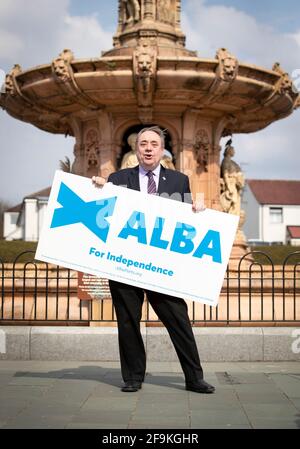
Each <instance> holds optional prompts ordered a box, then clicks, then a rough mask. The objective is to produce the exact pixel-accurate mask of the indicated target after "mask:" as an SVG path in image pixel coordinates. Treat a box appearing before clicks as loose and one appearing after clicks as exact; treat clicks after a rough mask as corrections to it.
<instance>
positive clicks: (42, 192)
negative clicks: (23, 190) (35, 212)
mask: <svg viewBox="0 0 300 449" xmlns="http://www.w3.org/2000/svg"><path fill="white" fill-rule="evenodd" d="M50 191H51V187H47V188H46V189H43V190H39V191H38V192H34V193H31V194H30V195H26V196H24V198H23V202H24V200H25V199H27V198H29V199H33V198H37V199H41V198H43V199H44V198H46V199H47V198H49V196H50ZM23 202H22V203H20V204H17V205H16V206H13V207H10V208H9V209H6V210H5V212H18V213H20V212H21V210H22V206H23Z"/></svg>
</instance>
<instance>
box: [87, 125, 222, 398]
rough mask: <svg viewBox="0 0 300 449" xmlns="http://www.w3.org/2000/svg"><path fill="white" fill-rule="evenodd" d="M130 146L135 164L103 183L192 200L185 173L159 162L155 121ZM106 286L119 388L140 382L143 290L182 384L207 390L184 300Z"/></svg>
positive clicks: (122, 286) (160, 141)
mask: <svg viewBox="0 0 300 449" xmlns="http://www.w3.org/2000/svg"><path fill="white" fill-rule="evenodd" d="M136 145H137V158H138V161H139V165H137V166H136V167H134V168H126V169H124V170H120V171H118V172H116V173H112V174H111V175H110V176H109V178H108V182H112V183H113V184H115V185H122V186H127V187H128V188H129V189H133V190H140V191H142V192H147V193H149V194H159V195H163V194H167V195H168V196H171V197H172V198H174V199H177V200H179V201H188V202H192V200H191V192H190V186H189V179H188V177H187V176H186V175H184V174H183V173H180V172H178V171H176V170H168V169H166V168H164V167H163V166H162V165H161V164H160V161H161V158H162V157H163V151H164V134H163V132H162V131H161V129H160V128H159V127H157V126H154V127H150V128H144V129H142V130H141V131H140V132H139V134H138V135H137V142H136ZM92 179H93V182H94V183H95V184H96V185H100V186H101V185H103V184H104V182H105V180H104V179H103V178H101V177H93V178H92ZM192 207H193V210H194V211H195V212H196V211H197V205H196V204H194V203H193V205H192ZM109 286H110V291H111V296H112V300H113V304H114V307H115V310H116V315H117V320H118V333H119V349H120V360H121V370H122V376H123V380H124V382H125V385H124V386H123V388H122V391H124V392H135V391H138V390H139V389H140V388H141V387H142V382H143V381H144V376H145V371H146V353H145V348H144V343H143V339H142V336H141V332H140V320H141V315H142V305H143V301H144V293H146V295H147V298H148V301H149V302H150V304H151V306H152V308H153V309H154V311H155V313H156V314H157V316H158V318H159V319H160V320H161V321H162V323H163V324H164V325H165V326H166V328H167V330H168V333H169V335H170V338H171V340H172V342H173V345H174V347H175V350H176V353H177V355H178V358H179V361H180V364H181V367H182V370H183V372H184V376H185V383H186V389H187V390H190V391H195V392H197V393H213V392H214V390H215V388H214V387H213V386H212V385H209V384H208V383H207V382H205V381H204V380H203V370H202V367H201V363H200V359H199V354H198V350H197V346H196V342H195V338H194V334H193V331H192V327H191V323H190V320H189V317H188V313H187V305H186V303H185V301H184V300H183V299H181V298H176V297H173V296H169V295H165V294H163V293H158V292H154V291H150V290H145V291H144V290H143V289H142V288H139V287H134V286H131V285H127V284H123V283H120V282H116V281H109Z"/></svg>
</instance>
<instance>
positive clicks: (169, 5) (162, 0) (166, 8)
mask: <svg viewBox="0 0 300 449" xmlns="http://www.w3.org/2000/svg"><path fill="white" fill-rule="evenodd" d="M157 16H158V20H160V21H161V22H166V23H174V5H173V2H171V0H159V1H158V2H157Z"/></svg>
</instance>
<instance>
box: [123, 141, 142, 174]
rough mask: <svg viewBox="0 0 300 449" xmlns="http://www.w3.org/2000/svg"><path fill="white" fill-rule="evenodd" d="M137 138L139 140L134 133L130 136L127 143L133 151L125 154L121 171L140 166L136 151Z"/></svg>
mask: <svg viewBox="0 0 300 449" xmlns="http://www.w3.org/2000/svg"><path fill="white" fill-rule="evenodd" d="M136 138H137V133H132V134H130V136H129V137H128V139H127V143H128V145H129V146H130V148H131V151H128V152H127V153H125V154H124V156H123V159H122V163H121V169H122V168H132V167H135V166H136V165H138V163H139V161H138V159H137V156H136V151H135V147H136Z"/></svg>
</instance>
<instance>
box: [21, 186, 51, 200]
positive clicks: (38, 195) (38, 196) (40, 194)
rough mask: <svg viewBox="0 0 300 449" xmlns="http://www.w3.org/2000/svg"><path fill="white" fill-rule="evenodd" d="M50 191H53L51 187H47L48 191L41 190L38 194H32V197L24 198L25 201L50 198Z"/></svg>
mask: <svg viewBox="0 0 300 449" xmlns="http://www.w3.org/2000/svg"><path fill="white" fill-rule="evenodd" d="M50 190H51V187H47V188H46V189H43V190H39V191H38V192H35V193H31V194H30V195H26V196H25V197H24V199H26V198H41V197H42V198H49V196H50Z"/></svg>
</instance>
